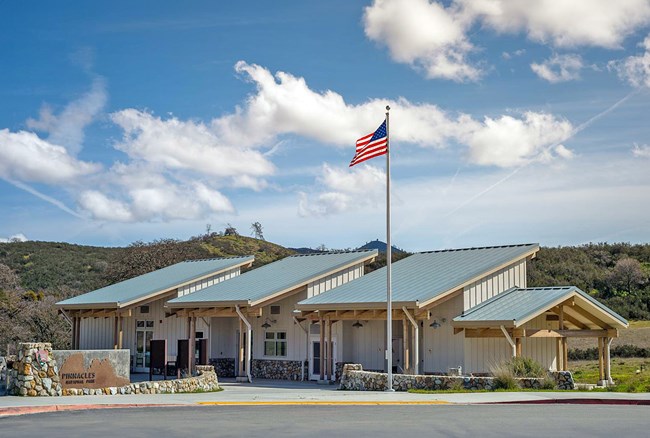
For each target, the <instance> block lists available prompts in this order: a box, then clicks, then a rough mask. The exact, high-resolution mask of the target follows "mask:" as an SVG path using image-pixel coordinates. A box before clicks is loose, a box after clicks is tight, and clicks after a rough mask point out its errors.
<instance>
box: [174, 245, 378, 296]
mask: <svg viewBox="0 0 650 438" xmlns="http://www.w3.org/2000/svg"><path fill="white" fill-rule="evenodd" d="M376 256H377V250H372V251H351V252H337V253H318V254H306V255H296V256H290V257H286V258H284V259H282V260H278V261H277V262H273V263H269V264H268V265H264V266H261V267H259V268H257V269H253V270H252V271H248V272H246V273H244V274H242V275H240V276H238V277H236V278H233V279H231V280H229V281H225V282H222V283H219V284H215V285H214V286H210V287H207V288H205V289H202V290H200V291H197V292H194V293H193V294H190V295H185V296H182V297H178V298H174V299H173V300H170V301H168V304H169V305H170V307H182V306H183V305H186V304H191V303H218V302H244V301H245V302H255V301H259V300H263V299H264V298H266V297H270V296H273V295H274V294H277V293H279V292H282V291H285V290H290V289H293V288H296V287H299V286H302V285H305V284H308V283H310V282H311V281H313V280H314V279H316V278H319V277H322V276H323V275H327V274H328V273H332V272H335V271H337V270H340V269H342V268H343V267H345V266H349V265H351V264H355V263H361V262H363V261H365V260H368V259H370V258H372V257H376Z"/></svg>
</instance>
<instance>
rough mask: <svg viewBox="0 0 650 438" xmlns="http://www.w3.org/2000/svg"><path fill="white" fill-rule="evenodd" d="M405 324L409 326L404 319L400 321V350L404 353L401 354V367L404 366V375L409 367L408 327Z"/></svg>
mask: <svg viewBox="0 0 650 438" xmlns="http://www.w3.org/2000/svg"><path fill="white" fill-rule="evenodd" d="M407 324H409V321H408V320H407V319H406V317H404V318H403V319H402V338H403V339H402V342H403V344H402V350H403V352H404V354H403V356H404V363H403V364H402V365H404V373H407V372H408V369H409V365H410V363H409V327H408V325H407Z"/></svg>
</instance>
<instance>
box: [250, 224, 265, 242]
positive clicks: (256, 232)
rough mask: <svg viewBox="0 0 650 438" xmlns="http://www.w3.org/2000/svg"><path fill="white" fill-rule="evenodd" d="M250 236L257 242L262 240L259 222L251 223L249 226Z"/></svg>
mask: <svg viewBox="0 0 650 438" xmlns="http://www.w3.org/2000/svg"><path fill="white" fill-rule="evenodd" d="M251 231H252V233H251V234H252V235H253V236H254V237H255V238H256V239H259V240H264V232H263V230H262V224H261V223H259V222H253V223H252V224H251Z"/></svg>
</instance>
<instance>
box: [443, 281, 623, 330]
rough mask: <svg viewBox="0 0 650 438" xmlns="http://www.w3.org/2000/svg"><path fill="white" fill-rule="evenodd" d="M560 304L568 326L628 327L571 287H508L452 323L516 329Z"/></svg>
mask: <svg viewBox="0 0 650 438" xmlns="http://www.w3.org/2000/svg"><path fill="white" fill-rule="evenodd" d="M563 303H564V304H565V305H564V306H563V308H564V309H565V310H563V312H564V314H565V315H566V316H567V318H568V321H566V323H567V324H569V325H582V326H583V327H580V328H583V329H585V328H589V329H593V328H601V329H604V328H627V326H628V322H627V320H625V318H623V317H622V316H620V315H619V314H617V313H616V312H614V311H613V310H611V309H610V308H608V307H607V306H605V305H603V304H601V303H600V302H598V301H597V300H595V299H594V298H593V297H591V296H589V295H588V294H586V293H585V292H583V291H582V290H580V289H579V288H577V287H575V286H562V287H532V288H526V289H520V288H511V289H508V290H507V291H505V292H503V293H500V294H499V295H496V296H494V297H492V298H490V299H488V300H486V301H484V302H482V303H481V304H479V305H477V306H475V307H472V308H471V309H469V310H467V311H465V312H463V314H462V315H460V316H457V317H456V318H454V319H453V322H452V325H453V326H454V327H456V328H469V327H498V326H500V325H503V326H504V327H514V328H516V327H520V326H522V325H523V324H525V323H526V322H528V321H530V320H531V319H533V318H536V317H537V316H540V315H542V314H544V313H545V312H547V311H549V310H551V309H553V308H554V307H556V306H559V305H562V304H563ZM603 325H606V326H607V327H603Z"/></svg>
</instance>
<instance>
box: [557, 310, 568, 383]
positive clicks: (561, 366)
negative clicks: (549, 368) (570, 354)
mask: <svg viewBox="0 0 650 438" xmlns="http://www.w3.org/2000/svg"><path fill="white" fill-rule="evenodd" d="M559 313H560V314H559V328H560V330H564V306H562V305H561V306H560V312H559ZM557 356H558V359H557V360H558V367H557V370H558V371H566V362H565V356H564V339H563V338H558V340H557Z"/></svg>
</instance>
